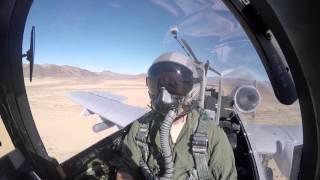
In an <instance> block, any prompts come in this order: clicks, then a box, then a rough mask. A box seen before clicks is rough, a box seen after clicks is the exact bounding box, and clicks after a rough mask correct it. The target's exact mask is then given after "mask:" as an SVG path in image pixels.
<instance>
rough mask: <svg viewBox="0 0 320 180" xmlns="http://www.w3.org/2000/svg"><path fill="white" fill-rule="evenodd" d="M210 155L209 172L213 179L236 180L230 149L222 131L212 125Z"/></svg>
mask: <svg viewBox="0 0 320 180" xmlns="http://www.w3.org/2000/svg"><path fill="white" fill-rule="evenodd" d="M210 129H211V130H212V131H211V134H209V135H210V136H209V137H210V141H211V145H212V146H211V151H209V152H211V154H210V158H209V170H210V171H211V172H212V175H213V176H214V178H215V179H219V180H225V179H226V180H233V179H237V170H236V166H235V159H234V155H233V151H232V147H231V145H230V143H229V141H228V138H227V136H226V134H225V133H224V131H223V130H222V129H221V128H220V127H217V126H216V125H213V126H212V127H210Z"/></svg>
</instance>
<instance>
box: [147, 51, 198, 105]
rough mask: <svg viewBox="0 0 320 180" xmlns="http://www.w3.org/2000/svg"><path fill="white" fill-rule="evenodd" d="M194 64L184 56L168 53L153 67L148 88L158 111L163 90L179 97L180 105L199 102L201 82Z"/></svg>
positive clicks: (150, 70) (159, 58) (150, 71)
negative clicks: (158, 99)
mask: <svg viewBox="0 0 320 180" xmlns="http://www.w3.org/2000/svg"><path fill="white" fill-rule="evenodd" d="M199 79H200V78H199V77H198V72H197V69H196V66H195V64H194V62H193V61H192V60H191V59H190V58H189V57H187V56H185V55H184V54H181V53H178V52H168V53H164V54H162V55H160V56H159V57H158V58H157V59H156V60H155V61H154V62H153V64H152V65H151V67H150V68H149V70H148V75H147V80H146V81H147V86H148V89H149V95H150V98H151V105H152V107H153V108H154V109H157V108H156V107H157V103H161V102H159V101H157V98H158V97H159V94H160V93H162V92H161V91H162V90H163V88H165V89H166V91H168V92H169V94H170V95H171V96H173V97H174V98H177V97H179V98H180V100H181V101H180V103H182V104H184V105H190V104H191V102H192V101H193V100H197V99H198V98H199V97H198V96H199V91H200V84H199V83H200V81H199Z"/></svg>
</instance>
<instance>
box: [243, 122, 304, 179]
mask: <svg viewBox="0 0 320 180" xmlns="http://www.w3.org/2000/svg"><path fill="white" fill-rule="evenodd" d="M243 125H244V127H245V130H246V132H247V136H248V138H249V141H250V144H251V147H252V151H253V153H256V154H258V155H260V156H261V157H262V158H273V159H274V160H275V162H276V164H277V166H278V168H279V169H280V171H281V172H282V174H283V175H285V176H287V177H291V176H292V174H291V169H293V168H296V167H295V166H299V162H300V159H296V158H299V157H301V156H300V154H299V153H301V148H302V144H303V140H302V126H301V125H295V126H294V125H261V124H251V123H244V124H243Z"/></svg>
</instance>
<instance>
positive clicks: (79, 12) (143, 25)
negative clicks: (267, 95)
mask: <svg viewBox="0 0 320 180" xmlns="http://www.w3.org/2000/svg"><path fill="white" fill-rule="evenodd" d="M133 2H134V3H133ZM32 25H35V26H36V58H35V63H38V64H44V63H49V64H59V65H73V66H78V67H82V68H86V69H89V70H92V71H102V70H111V71H115V72H120V73H129V74H137V73H145V72H146V71H147V68H148V67H149V66H150V64H151V63H152V61H153V60H154V59H155V58H156V57H157V56H159V55H160V54H161V53H163V52H166V51H182V50H181V48H179V46H178V45H177V43H176V42H175V41H174V40H173V38H172V36H171V35H170V33H169V29H170V28H171V27H173V26H177V27H178V28H179V30H180V32H179V33H180V36H181V37H183V38H185V39H186V40H188V41H189V43H190V44H191V46H192V47H193V49H194V51H195V52H196V54H197V55H198V56H199V57H200V58H201V59H203V60H210V62H211V63H212V64H213V65H214V66H215V67H216V68H217V69H219V70H220V71H224V70H227V69H238V68H240V69H241V70H243V69H246V70H248V71H250V72H251V73H253V74H254V75H255V76H257V78H258V79H264V78H265V76H266V75H265V72H264V69H263V67H262V64H261V62H260V60H259V58H258V56H257V55H256V53H255V50H254V49H253V48H252V46H251V44H250V42H249V41H248V39H247V37H246V35H245V34H244V33H243V31H242V28H241V27H240V25H239V24H238V23H237V21H236V20H235V19H234V17H233V16H232V15H231V14H230V12H229V11H228V10H227V9H226V7H225V6H224V5H223V4H222V3H221V2H219V1H217V0H208V1H204V0H197V1H195V0H176V1H175V2H171V1H167V0H139V1H132V0H77V1H71V0H55V1H41V0H35V1H34V3H33V5H32V8H31V10H30V13H29V17H28V19H27V25H26V29H25V40H24V49H25V50H26V49H27V46H28V44H29V32H30V29H31V26H32Z"/></svg>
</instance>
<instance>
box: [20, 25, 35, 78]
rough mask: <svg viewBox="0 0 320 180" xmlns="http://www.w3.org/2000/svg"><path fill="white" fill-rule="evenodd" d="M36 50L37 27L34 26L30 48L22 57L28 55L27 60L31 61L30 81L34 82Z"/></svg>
mask: <svg viewBox="0 0 320 180" xmlns="http://www.w3.org/2000/svg"><path fill="white" fill-rule="evenodd" d="M34 51H35V27H34V26H32V29H31V36H30V47H29V50H28V51H27V53H26V54H22V58H24V57H26V59H27V61H29V64H30V73H29V75H30V76H29V78H30V82H32V74H33V64H34Z"/></svg>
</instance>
